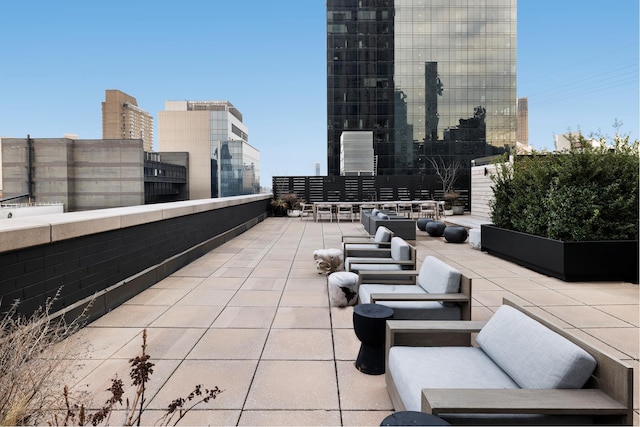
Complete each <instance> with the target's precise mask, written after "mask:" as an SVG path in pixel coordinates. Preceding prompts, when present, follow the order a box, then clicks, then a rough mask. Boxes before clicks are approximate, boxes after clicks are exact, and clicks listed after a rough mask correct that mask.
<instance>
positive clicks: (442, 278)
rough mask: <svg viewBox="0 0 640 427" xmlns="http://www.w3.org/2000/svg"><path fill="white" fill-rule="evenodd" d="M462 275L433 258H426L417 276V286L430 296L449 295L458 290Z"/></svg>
mask: <svg viewBox="0 0 640 427" xmlns="http://www.w3.org/2000/svg"><path fill="white" fill-rule="evenodd" d="M461 275H462V274H461V273H460V272H459V271H458V270H456V269H455V268H453V267H451V266H450V265H449V264H447V263H445V262H443V261H440V260H439V259H438V258H436V257H434V256H427V257H426V258H425V259H424V261H423V262H422V267H420V273H419V274H418V285H419V286H421V287H422V288H423V289H424V290H425V291H426V292H428V293H430V294H450V293H456V292H459V290H460V276H461Z"/></svg>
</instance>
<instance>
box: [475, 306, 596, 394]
mask: <svg viewBox="0 0 640 427" xmlns="http://www.w3.org/2000/svg"><path fill="white" fill-rule="evenodd" d="M476 342H477V343H478V346H479V347H480V348H481V349H482V350H483V351H484V352H485V353H486V354H487V355H488V356H489V357H490V358H491V359H492V360H493V361H494V362H495V363H496V364H497V365H498V366H500V368H502V370H503V371H505V372H506V373H507V374H509V376H510V377H511V378H512V379H513V380H514V381H515V382H516V383H518V385H519V386H520V387H522V388H538V389H545V388H549V389H552V388H581V387H582V386H584V384H585V383H586V382H587V380H588V379H589V377H590V376H591V373H592V372H593V370H594V369H595V367H596V360H595V359H594V358H593V357H592V356H591V355H590V354H589V353H587V352H586V351H585V350H584V349H582V348H580V347H579V346H577V345H576V344H574V343H572V342H571V341H569V340H568V339H566V338H564V337H563V336H561V335H559V334H557V333H556V332H554V331H552V330H551V329H549V328H547V327H546V326H544V325H543V324H541V323H539V322H537V321H536V320H534V319H532V318H531V317H529V316H527V315H526V314H524V313H522V312H521V311H519V310H517V309H515V308H513V307H510V306H508V305H503V306H501V307H500V308H499V309H498V310H497V311H496V313H495V314H494V315H493V317H492V318H491V319H490V320H489V321H488V322H487V324H486V325H485V326H484V327H483V328H482V330H481V331H480V333H479V334H478V336H477V338H476Z"/></svg>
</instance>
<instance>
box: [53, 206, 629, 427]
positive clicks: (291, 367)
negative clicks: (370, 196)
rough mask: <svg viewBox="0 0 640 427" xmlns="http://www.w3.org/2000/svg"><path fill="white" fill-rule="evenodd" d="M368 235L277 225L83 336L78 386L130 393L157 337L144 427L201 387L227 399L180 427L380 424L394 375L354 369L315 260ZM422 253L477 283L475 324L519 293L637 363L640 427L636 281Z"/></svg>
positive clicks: (340, 316)
mask: <svg viewBox="0 0 640 427" xmlns="http://www.w3.org/2000/svg"><path fill="white" fill-rule="evenodd" d="M362 233H364V231H363V228H362V226H361V225H359V224H358V223H357V222H354V223H351V222H341V223H336V222H333V223H330V222H328V221H322V222H317V223H316V222H313V221H310V220H301V219H300V218H267V219H266V220H265V221H264V222H262V223H260V224H258V225H257V226H256V227H254V228H252V229H251V230H249V231H247V232H246V233H244V234H242V235H241V236H239V237H237V238H235V239H234V240H233V241H231V242H228V243H226V244H224V245H222V246H220V247H218V248H216V249H214V250H212V251H211V252H209V253H207V254H206V255H204V256H202V257H201V258H199V259H198V260H196V261H194V262H193V263H191V264H190V265H188V266H186V267H184V268H182V269H181V270H179V271H177V272H175V273H174V274H172V275H171V276H170V277H167V278H166V279H164V280H162V281H161V282H159V283H157V284H156V285H154V286H153V287H151V288H149V289H147V290H146V291H144V292H142V293H141V294H139V295H138V296H136V297H134V298H133V299H131V300H130V301H128V302H127V303H125V304H124V305H122V306H120V307H118V308H117V309H115V310H113V311H112V312H110V313H109V314H107V315H105V316H103V317H102V318H100V319H98V320H96V321H95V322H93V323H91V324H89V325H87V326H86V327H85V328H83V329H82V330H81V331H79V332H78V333H77V334H76V335H74V336H73V337H71V338H70V340H71V342H72V343H73V347H74V348H76V349H83V350H82V351H81V352H80V354H76V355H75V356H74V361H73V365H74V366H73V367H72V368H71V369H68V370H67V372H68V374H67V375H68V376H67V378H66V384H68V385H70V386H71V385H73V387H72V389H73V390H74V391H76V392H87V391H91V392H92V393H93V402H94V406H96V407H97V406H99V405H101V404H102V403H103V402H104V401H105V400H106V398H107V396H108V395H107V393H106V392H103V390H106V389H107V387H109V386H110V381H109V380H110V378H113V376H114V374H116V373H117V375H118V377H119V378H122V379H123V380H124V382H125V384H126V385H129V384H130V382H131V381H130V380H129V376H128V372H129V365H128V360H129V359H130V358H132V357H135V356H136V355H137V354H138V353H139V351H140V345H141V344H142V338H141V334H142V330H143V329H144V328H146V329H147V334H148V348H147V352H148V353H149V354H150V355H151V361H152V362H153V363H155V366H154V372H153V374H152V375H151V381H150V383H149V389H148V390H147V395H146V399H147V402H148V410H147V411H146V412H145V415H144V418H143V420H142V423H143V424H147V425H148V424H153V423H154V422H155V421H156V420H157V419H158V418H159V417H160V416H161V415H162V413H163V412H162V409H163V408H164V407H166V406H167V405H168V404H169V403H170V402H171V401H172V400H173V399H176V398H178V397H181V396H182V397H185V396H186V395H187V394H188V393H189V392H190V391H192V390H193V387H194V386H195V385H196V384H202V385H203V386H204V387H208V388H212V387H214V386H218V387H220V388H221V389H223V390H224V392H223V393H222V394H220V395H219V396H218V398H216V399H215V400H212V401H210V402H209V403H206V404H201V405H198V406H197V407H196V408H195V409H194V410H192V411H190V412H189V413H188V414H187V416H186V417H185V418H184V419H183V420H182V421H181V423H180V424H181V425H345V426H346V425H349V426H355V425H379V424H380V421H381V420H382V419H383V418H384V417H386V416H387V415H388V414H390V413H391V412H393V408H392V405H391V401H390V399H389V396H388V394H387V391H386V387H385V383H384V376H383V375H380V376H371V375H366V374H363V373H361V372H359V371H357V370H356V369H355V367H354V366H353V364H354V361H355V358H356V356H357V353H358V348H359V341H358V340H357V338H356V337H355V334H354V332H353V329H352V312H353V308H352V307H348V308H335V307H329V301H328V294H327V289H326V276H324V275H320V274H318V272H317V271H316V268H315V262H314V260H313V256H312V253H313V251H314V250H315V249H319V248H332V247H339V245H340V239H341V236H342V235H343V234H350V235H352V234H362ZM415 244H416V246H417V253H418V262H419V264H421V263H422V260H423V259H424V257H425V256H427V255H435V256H437V257H439V258H441V259H442V260H444V261H446V262H448V263H450V264H451V265H453V266H455V267H457V268H458V269H459V270H461V271H462V272H463V273H464V274H466V275H468V276H469V277H471V278H472V279H473V319H474V320H485V319H488V318H490V317H491V315H492V313H493V312H494V311H495V310H496V309H497V308H498V306H499V305H500V304H501V301H502V298H503V297H509V298H511V299H513V300H515V301H516V302H519V303H521V304H523V305H526V306H529V307H532V308H533V310H534V311H536V312H539V313H541V314H543V315H544V316H546V317H548V318H551V319H552V320H554V321H556V322H557V323H558V324H560V325H562V326H564V327H566V328H568V329H571V330H573V332H574V333H575V334H577V335H579V336H580V337H582V338H584V339H585V340H587V341H589V342H591V343H593V344H595V345H597V346H598V347H601V348H603V349H604V350H605V351H608V352H610V353H611V354H613V355H615V356H617V357H619V358H620V359H622V360H625V361H626V362H628V363H629V364H630V365H632V366H633V367H634V371H635V379H636V388H635V404H634V408H635V417H634V424H635V425H638V419H639V417H638V406H639V405H638V394H639V392H638V387H637V383H638V373H639V369H638V368H639V361H638V360H639V353H640V351H639V347H640V344H639V326H640V320H639V317H640V315H639V310H638V303H639V288H638V286H637V285H634V284H630V283H622V282H616V283H565V282H562V281H560V280H557V279H554V278H550V277H546V276H544V275H541V274H538V273H535V272H532V271H530V270H527V269H525V268H522V267H520V266H518V265H515V264H513V263H509V262H506V261H503V260H501V259H498V258H496V257H493V256H491V255H488V254H486V253H483V252H480V251H478V250H475V249H472V248H471V247H470V245H469V244H451V243H446V242H445V241H444V240H443V239H442V238H433V237H430V236H428V235H427V234H426V233H424V232H420V231H418V237H417V240H416V241H415ZM133 393H134V391H133V387H129V389H128V390H127V393H126V396H128V397H130V398H131V397H132V396H133ZM112 424H117V421H116V420H112Z"/></svg>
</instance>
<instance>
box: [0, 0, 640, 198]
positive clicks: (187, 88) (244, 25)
mask: <svg viewBox="0 0 640 427" xmlns="http://www.w3.org/2000/svg"><path fill="white" fill-rule="evenodd" d="M1 10H2V13H3V16H5V17H6V19H5V22H4V23H3V26H2V27H1V28H0V36H1V37H2V39H3V40H5V41H8V42H6V43H3V45H2V47H0V58H2V61H3V64H4V67H3V72H2V75H1V76H2V78H1V79H0V100H1V101H0V136H5V137H26V135H27V134H30V135H31V136H32V137H34V138H59V137H62V135H63V134H66V133H70V134H77V135H79V137H80V138H82V139H90V138H100V136H101V131H102V127H101V112H100V110H101V102H102V101H103V99H104V91H105V90H107V89H118V90H121V91H123V92H125V93H128V94H130V95H131V96H133V97H135V98H136V99H137V101H138V106H139V107H140V108H142V109H144V110H146V111H148V112H149V113H150V114H151V115H152V116H153V117H154V119H155V120H156V129H157V116H158V112H159V111H162V109H163V107H164V103H165V101H168V100H186V99H193V100H229V101H230V102H232V103H233V104H234V105H235V106H236V107H237V108H238V109H240V110H241V111H242V112H243V115H244V117H245V123H246V125H247V127H248V129H249V133H250V134H251V140H250V141H249V143H250V144H251V145H253V146H254V147H255V148H257V149H258V150H260V153H261V184H262V185H263V186H271V177H272V176H278V175H314V173H315V164H316V163H320V165H321V174H323V175H324V174H326V171H327V165H326V154H327V152H326V149H327V148H326V147H327V146H326V59H325V58H326V8H325V4H324V2H322V1H320V0H318V1H316V0H314V1H305V2H304V3H302V5H301V2H295V1H293V0H280V1H276V2H268V3H267V2H258V1H244V2H232V3H231V2H230V3H225V4H216V3H211V4H210V3H208V2H199V1H192V2H188V3H181V4H175V3H173V2H154V3H148V2H139V3H133V4H131V3H124V2H120V1H115V2H111V3H109V4H85V3H82V2H73V1H66V2H62V3H54V4H51V3H47V2H43V1H35V2H31V3H19V2H18V3H5V4H3V5H2V9H1ZM123 11H126V13H123ZM637 17H638V3H637V1H633V0H615V1H614V2H604V1H595V0H561V1H557V0H556V1H551V0H545V1H535V2H534V1H532V0H521V1H519V2H518V28H517V33H518V46H517V49H518V51H517V52H518V64H517V82H518V90H517V96H518V97H527V98H528V100H529V142H530V144H531V146H532V147H534V148H536V149H544V148H547V149H553V135H554V134H562V133H566V132H568V131H570V130H571V131H576V130H578V129H580V130H581V131H582V132H583V133H585V134H590V133H592V132H602V133H604V134H607V135H609V136H612V135H613V133H614V132H615V129H614V128H613V123H614V122H615V121H616V120H618V121H620V122H622V126H621V128H620V131H621V132H623V133H629V134H630V136H631V138H632V139H637V138H638V20H637ZM514 105H515V100H514ZM155 136H156V138H155V142H154V147H155V148H156V149H157V131H156V132H155ZM300 147H304V150H301V149H300Z"/></svg>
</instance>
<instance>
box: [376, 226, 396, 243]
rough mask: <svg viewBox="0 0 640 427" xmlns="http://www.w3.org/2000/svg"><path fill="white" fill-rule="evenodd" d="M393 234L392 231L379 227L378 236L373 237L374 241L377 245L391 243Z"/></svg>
mask: <svg viewBox="0 0 640 427" xmlns="http://www.w3.org/2000/svg"><path fill="white" fill-rule="evenodd" d="M392 234H393V233H391V230H389V229H388V228H387V227H378V229H377V230H376V234H375V236H374V237H373V241H374V242H376V243H382V242H389V241H391V236H392Z"/></svg>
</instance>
